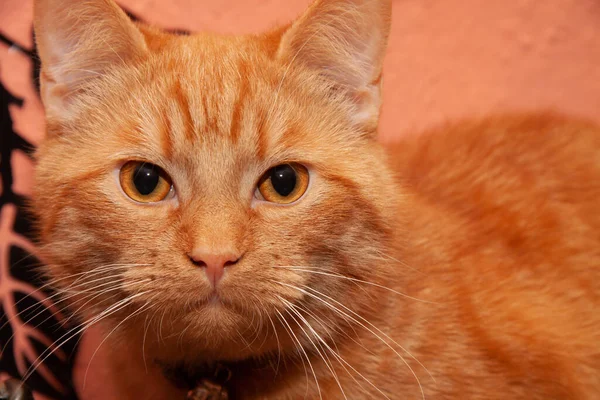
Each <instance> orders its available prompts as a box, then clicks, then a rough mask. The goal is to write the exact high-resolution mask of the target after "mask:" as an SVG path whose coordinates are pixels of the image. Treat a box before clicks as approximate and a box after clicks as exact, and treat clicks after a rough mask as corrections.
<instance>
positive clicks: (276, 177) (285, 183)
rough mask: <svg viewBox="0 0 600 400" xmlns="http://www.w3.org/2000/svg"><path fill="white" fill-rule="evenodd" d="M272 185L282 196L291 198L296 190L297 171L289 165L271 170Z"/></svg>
mask: <svg viewBox="0 0 600 400" xmlns="http://www.w3.org/2000/svg"><path fill="white" fill-rule="evenodd" d="M271 184H272V185H273V189H275V191H276V192H277V193H278V194H279V195H280V196H283V197H286V196H289V195H290V193H292V192H293V191H294V189H295V188H296V171H294V168H292V167H291V165H289V164H284V165H278V166H276V167H274V168H273V169H272V170H271Z"/></svg>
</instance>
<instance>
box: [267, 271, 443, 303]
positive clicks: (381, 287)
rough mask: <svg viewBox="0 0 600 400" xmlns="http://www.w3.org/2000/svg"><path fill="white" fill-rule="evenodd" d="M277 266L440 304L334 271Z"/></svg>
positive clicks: (423, 301)
mask: <svg viewBox="0 0 600 400" xmlns="http://www.w3.org/2000/svg"><path fill="white" fill-rule="evenodd" d="M275 268H290V269H293V270H295V271H302V272H308V273H311V274H317V275H325V276H331V277H336V278H340V279H346V280H349V281H352V282H357V283H364V284H365V285H371V286H375V287H378V288H380V289H384V290H387V291H390V292H392V293H395V294H397V295H400V296H402V297H406V298H407V299H411V300H415V301H419V302H422V303H428V304H438V303H437V302H435V301H429V300H423V299H418V298H416V297H412V296H409V295H407V294H404V293H402V292H399V291H397V290H394V289H392V288H389V287H387V286H383V285H380V284H378V283H375V282H369V281H365V280H363V279H358V278H352V277H349V276H345V275H341V274H333V273H330V272H322V271H314V270H309V269H305V268H304V267H294V266H279V267H275Z"/></svg>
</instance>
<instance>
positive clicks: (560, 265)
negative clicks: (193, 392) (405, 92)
mask: <svg viewBox="0 0 600 400" xmlns="http://www.w3.org/2000/svg"><path fill="white" fill-rule="evenodd" d="M58 3H60V2H58V1H55V0H38V1H37V3H36V14H37V16H36V33H37V36H38V42H39V44H40V54H41V57H42V61H43V71H42V94H43V97H44V102H45V106H46V109H47V115H48V132H49V138H48V140H47V141H46V142H45V143H44V145H42V147H41V149H40V151H39V153H38V157H39V160H40V163H39V166H38V169H37V187H36V193H35V198H34V200H35V204H34V205H35V206H36V211H37V213H38V215H39V216H40V231H41V239H42V241H43V242H44V243H47V244H49V245H50V246H48V247H47V248H46V249H47V250H46V254H45V257H46V260H47V261H48V262H49V268H48V271H49V274H50V276H51V278H53V279H54V280H55V282H56V286H57V288H59V289H62V290H63V291H65V293H66V294H67V295H68V296H70V299H71V300H70V301H71V303H72V307H73V308H74V309H75V310H76V311H77V313H78V315H79V316H80V318H81V319H82V321H86V320H87V321H89V322H95V320H94V317H95V316H97V315H101V316H102V317H103V318H101V321H99V322H98V323H99V324H100V325H102V326H103V327H104V331H105V335H107V337H108V339H107V343H106V345H108V346H109V347H110V348H111V349H112V350H113V351H112V354H113V364H112V367H111V368H112V371H111V372H112V373H113V379H114V380H115V382H117V386H118V387H119V389H118V390H117V393H113V394H111V395H110V396H109V397H110V398H115V399H121V398H122V399H138V398H144V399H146V398H147V399H150V398H156V399H170V398H173V399H177V398H178V396H179V397H183V396H184V391H183V390H178V389H175V388H174V387H172V386H171V385H170V384H169V383H168V382H167V381H166V380H165V379H164V378H162V372H163V370H170V369H173V368H175V367H177V368H179V367H183V369H184V370H187V371H190V372H191V373H193V371H194V370H198V369H200V366H202V365H203V364H205V363H208V364H211V365H213V364H215V363H221V364H224V365H226V366H227V368H229V369H230V370H231V377H230V380H229V381H228V382H226V383H225V386H226V387H227V388H228V390H229V393H230V396H231V397H232V398H234V399H297V398H304V397H307V398H313V399H314V398H319V397H321V398H323V399H338V398H344V397H346V398H348V399H361V398H385V397H388V398H391V399H396V398H406V399H419V398H422V397H423V396H425V398H434V399H506V398H523V399H548V398H564V399H567V398H573V399H594V398H597V397H598V396H600V345H599V343H600V317H599V316H598V315H597V310H598V309H599V306H600V304H599V303H600V284H598V283H597V280H598V279H597V278H600V276H599V275H600V235H599V234H598V232H600V212H598V207H597V204H598V199H599V198H600V129H598V128H595V127H593V126H591V125H589V124H586V123H583V122H579V121H571V120H568V119H564V118H560V117H556V116H552V115H549V114H544V115H537V116H520V117H519V116H505V117H498V118H495V119H488V120H482V121H477V122H463V123H458V124H456V125H455V126H448V127H444V128H442V129H439V130H438V131H436V132H429V133H426V134H423V135H419V136H415V137H410V138H406V139H405V140H404V141H403V142H401V143H399V144H397V145H394V146H390V148H389V149H388V154H387V155H386V154H385V152H384V151H383V149H382V148H381V147H380V145H379V144H377V143H376V141H375V140H374V132H375V131H376V125H377V119H378V113H379V106H380V83H381V79H380V78H381V64H382V59H383V54H384V50H385V38H386V37H387V32H388V29H389V12H390V3H389V2H388V1H383V0H381V1H358V0H354V1H351V0H323V1H319V2H317V3H315V5H314V6H313V7H312V8H311V9H310V10H309V11H308V12H307V14H305V15H304V16H303V17H302V18H300V19H299V20H298V21H297V22H296V23H294V24H292V25H291V27H290V28H286V29H282V30H279V31H276V32H273V33H271V34H268V35H264V36H250V37H241V38H230V37H219V36H210V35H204V36H197V37H196V36H192V37H187V38H184V37H174V36H169V35H164V34H162V33H160V32H156V31H154V30H151V29H146V28H143V29H142V30H141V31H140V30H139V29H138V28H136V27H135V26H134V25H132V24H131V23H130V22H129V21H128V20H127V18H126V17H125V16H124V14H123V13H122V12H120V11H118V9H117V8H116V7H115V6H114V5H113V4H112V3H111V2H109V1H108V0H98V1H90V2H81V3H79V2H73V5H72V6H73V7H79V8H78V9H77V10H76V11H77V12H75V11H72V12H64V11H63V10H64V9H65V8H64V6H63V5H59V4H58ZM349 10H350V11H349ZM74 16H76V17H74ZM87 17H89V18H87ZM73 18H75V20H73ZM82 21H83V22H85V24H82ZM78 24H80V25H82V26H83V27H82V28H79V27H78V26H79V25H78ZM86 24H87V25H86ZM73 30H74V31H75V32H73ZM73 37H80V38H81V39H80V40H79V41H73V40H72V38H73ZM97 37H102V38H103V37H106V38H109V39H111V40H110V41H109V43H110V45H107V46H104V45H103V43H106V41H101V40H98V39H97ZM123 88H127V89H128V90H127V91H124V90H123ZM100 138H102V140H99V139H100ZM138 161H140V162H142V161H143V162H145V163H151V164H155V165H157V166H158V167H156V170H157V171H158V170H159V171H161V172H160V174H158V175H156V174H155V175H152V174H154V172H153V171H155V170H154V169H153V170H148V169H143V166H144V165H146V164H140V163H138V164H136V162H138ZM131 163H133V164H131ZM282 165H283V166H284V167H285V168H288V169H287V170H285V171H287V172H285V171H284V170H281V169H276V168H279V167H281V166H282ZM286 166H287V167H286ZM290 166H291V167H290ZM132 168H133V169H132ZM152 168H154V167H152ZM274 168H275V169H274ZM285 168H284V169H285ZM275 170H277V171H279V172H278V173H281V174H284V172H285V173H290V171H294V172H293V173H294V174H295V175H294V179H293V185H291V186H290V188H291V187H293V189H290V188H286V186H285V185H283V186H282V187H281V188H280V189H281V190H279V189H275V184H274V183H273V182H277V179H279V178H278V177H279V175H274V173H273V172H270V171H275ZM131 171H134V172H135V173H132V172H131ZM140 171H142V172H143V173H147V174H149V175H148V176H152V177H154V178H156V182H158V183H160V185H163V186H164V188H166V189H169V186H168V184H167V183H169V184H171V186H170V189H169V190H168V191H164V192H161V191H160V190H159V189H160V188H162V187H163V186H160V185H159V184H156V186H150V189H148V186H144V185H148V182H141V183H139V182H137V181H136V180H135V179H137V176H138V175H139V173H140ZM281 171H283V172H281ZM284 175H285V174H284ZM284 175H281V176H284ZM261 176H262V177H261ZM154 178H153V179H154ZM282 179H283V178H282ZM152 182H154V181H151V183H152ZM156 182H154V183H156ZM165 182H167V183H165ZM265 182H267V184H270V185H271V186H268V187H266V186H265ZM269 182H270V183H269ZM138 183H139V185H138ZM284 183H285V182H284ZM288 183H289V182H288ZM132 185H133V186H132ZM140 185H141V186H140ZM165 185H166V186H165ZM119 186H120V187H119ZM134 186H135V188H134ZM132 188H133V189H132ZM156 188H158V189H156ZM298 188H299V189H298ZM146 189H148V190H146ZM274 190H275V191H276V192H277V193H275V192H274ZM281 193H284V194H281ZM292 198H293V199H292ZM143 203H149V204H143ZM277 203H279V204H277ZM98 285H104V286H98ZM111 307H112V308H111ZM106 310H108V311H106ZM103 312H104V313H103ZM104 317H106V318H104ZM98 320H100V318H98ZM206 371H211V369H210V368H209V369H205V370H204V374H203V375H204V376H205V377H206ZM153 385H154V386H153ZM157 388H159V389H157ZM157 390H158V391H157ZM162 391H164V392H162ZM92 396H93V394H92V395H90V397H92ZM103 396H106V394H104V395H103Z"/></svg>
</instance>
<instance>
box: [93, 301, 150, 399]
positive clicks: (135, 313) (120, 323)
mask: <svg viewBox="0 0 600 400" xmlns="http://www.w3.org/2000/svg"><path fill="white" fill-rule="evenodd" d="M151 300H152V299H151ZM149 304H150V300H149V301H146V303H144V304H143V305H142V306H140V308H138V309H137V310H136V311H134V312H132V313H131V314H129V316H127V317H126V318H123V320H122V321H121V322H119V323H118V324H117V325H116V326H115V327H114V328H113V329H112V330H111V331H110V332H109V333H108V335H106V336H105V337H104V339H102V341H101V342H100V344H99V345H98V347H97V348H96V350H95V351H94V353H93V354H92V356H91V357H90V359H89V361H88V365H87V368H86V369H85V374H84V376H83V389H85V384H86V382H87V375H88V372H89V371H90V366H91V365H92V361H93V360H94V357H95V356H96V354H97V353H98V351H99V350H100V347H102V345H103V344H104V342H106V341H107V340H108V338H109V337H110V335H112V334H113V333H114V332H115V331H116V330H117V329H119V327H120V326H121V325H123V324H124V323H125V322H126V321H127V320H129V319H130V318H133V317H135V316H136V315H138V314H140V313H141V312H142V311H145V310H147V309H148V308H149V307H150V308H151V307H152V305H151V304H150V306H149V307H148V305H149Z"/></svg>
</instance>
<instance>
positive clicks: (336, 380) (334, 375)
mask: <svg viewBox="0 0 600 400" xmlns="http://www.w3.org/2000/svg"><path fill="white" fill-rule="evenodd" d="M277 297H278V298H279V300H280V301H282V302H284V304H288V307H289V306H291V307H289V308H288V309H287V310H286V312H287V313H288V314H289V315H290V317H291V318H292V319H293V320H294V322H296V324H297V325H298V327H299V328H300V329H301V330H302V332H303V333H304V336H306V338H307V339H308V340H309V341H310V343H311V344H312V346H313V347H314V349H315V350H316V351H317V353H318V354H319V356H320V357H321V359H322V360H323V362H324V363H325V365H326V366H327V369H329V371H330V372H331V375H332V376H333V379H335V382H336V383H337V385H338V387H339V388H340V391H341V392H342V396H344V399H346V400H348V398H347V397H346V393H345V392H344V388H343V387H342V384H341V382H340V380H339V379H338V376H337V373H336V372H335V370H334V369H333V365H332V364H331V360H330V359H329V357H327V359H325V355H324V354H323V353H321V350H319V347H317V345H316V344H315V342H314V341H313V340H312V338H311V337H310V335H309V334H308V333H307V332H306V330H305V329H304V327H303V326H302V324H300V322H298V320H296V318H295V317H294V316H293V315H292V314H290V311H292V312H294V313H295V314H296V315H299V313H298V311H297V310H296V309H294V308H293V304H291V303H290V302H288V301H287V300H285V299H284V298H283V297H281V296H277ZM299 317H300V318H302V317H301V316H299ZM309 325H310V324H309ZM317 337H318V335H317ZM321 349H322V348H321Z"/></svg>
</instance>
